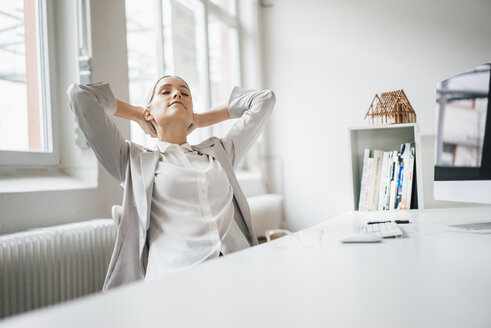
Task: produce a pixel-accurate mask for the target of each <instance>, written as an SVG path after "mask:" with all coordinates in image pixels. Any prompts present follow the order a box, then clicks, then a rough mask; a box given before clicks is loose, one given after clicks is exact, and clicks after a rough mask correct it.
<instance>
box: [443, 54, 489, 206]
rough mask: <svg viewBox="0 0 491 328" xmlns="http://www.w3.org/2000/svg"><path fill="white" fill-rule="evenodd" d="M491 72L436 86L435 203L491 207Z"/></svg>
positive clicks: (483, 68)
mask: <svg viewBox="0 0 491 328" xmlns="http://www.w3.org/2000/svg"><path fill="white" fill-rule="evenodd" d="M490 68H491V63H486V64H482V65H479V66H476V67H474V68H473V69H471V70H468V71H466V72H463V73H461V74H458V75H456V76H453V77H451V78H448V79H445V80H443V81H441V82H440V83H439V84H438V85H437V91H436V122H437V134H436V145H435V150H436V151H435V199H442V200H455V201H465V202H478V203H491V109H490V107H491V99H490V86H491V74H490ZM440 182H441V183H440ZM469 189H470V191H469ZM486 189H487V190H486ZM488 194H489V195H488ZM474 195H477V196H474Z"/></svg>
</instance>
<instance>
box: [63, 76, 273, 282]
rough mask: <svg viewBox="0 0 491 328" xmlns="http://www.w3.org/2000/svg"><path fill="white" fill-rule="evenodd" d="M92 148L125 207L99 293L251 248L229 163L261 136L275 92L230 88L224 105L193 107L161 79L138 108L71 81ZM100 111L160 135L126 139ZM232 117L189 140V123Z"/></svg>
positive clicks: (177, 87)
mask: <svg viewBox="0 0 491 328" xmlns="http://www.w3.org/2000/svg"><path fill="white" fill-rule="evenodd" d="M67 95H68V97H69V100H70V108H71V109H72V111H73V112H74V113H75V115H76V118H77V120H78V122H79V125H80V127H81V129H82V130H83V131H84V133H85V135H86V137H87V140H88V142H89V144H90V146H91V147H92V148H93V149H94V152H95V154H96V156H97V158H98V160H99V161H100V163H101V164H102V165H103V166H104V167H105V168H106V170H107V171H108V172H109V173H110V174H111V175H112V176H113V177H114V178H115V179H116V180H117V181H118V182H119V183H120V184H121V186H122V187H123V188H124V196H123V213H122V216H121V222H120V224H119V226H118V233H117V237H116V243H115V247H114V251H113V254H112V257H111V261H110V263H109V268H108V271H107V274H106V279H105V281H104V286H103V291H105V290H107V289H109V288H112V287H116V286H119V285H122V284H125V283H128V282H132V281H135V280H140V279H145V280H146V281H151V280H155V279H158V278H160V277H162V276H163V275H165V274H167V273H168V272H173V271H179V270H183V269H185V268H189V267H191V266H193V265H196V264H198V263H201V262H203V261H205V260H208V259H211V258H216V257H218V256H220V254H227V253H230V252H234V251H238V250H240V249H243V248H246V247H250V246H253V245H256V244H257V239H256V236H255V234H254V231H253V230H252V225H251V217H250V211H249V207H248V204H247V200H246V198H245V196H244V194H243V193H242V191H241V189H240V186H239V185H238V183H237V179H236V177H235V173H234V168H235V167H236V166H237V165H238V164H239V163H240V161H241V160H242V159H243V158H244V156H245V155H246V153H247V151H248V150H249V148H250V147H251V145H252V144H253V143H254V142H255V140H256V139H257V137H258V136H259V134H260V133H261V131H262V129H263V128H264V125H265V123H266V119H267V118H268V117H269V115H270V114H271V112H272V110H273V106H274V103H275V96H274V93H273V92H272V91H270V90H264V91H257V90H247V89H243V88H239V87H235V88H234V89H233V91H232V93H231V95H230V99H229V101H228V106H223V107H219V108H216V109H214V110H212V111H209V112H207V113H203V114H195V113H194V112H193V102H192V97H191V92H190V90H189V87H188V85H187V83H186V82H185V81H184V80H183V79H181V78H179V77H177V76H164V77H162V78H161V79H159V80H158V81H157V82H156V83H155V85H154V87H153V88H152V91H151V93H150V97H149V101H148V102H147V104H146V106H145V108H142V107H138V106H132V105H130V104H127V103H125V102H123V101H121V100H118V99H116V98H115V97H114V95H113V93H112V91H111V88H110V86H109V84H107V83H94V84H88V85H79V84H72V85H71V86H70V87H69V88H68V91H67ZM107 114H112V115H116V116H119V117H123V118H127V119H131V120H135V121H137V122H138V123H139V124H140V126H141V127H142V128H143V129H144V130H145V131H146V132H147V133H149V134H150V135H152V136H155V137H157V138H158V141H157V144H156V146H155V147H154V148H153V149H151V148H147V147H144V146H141V145H139V144H136V143H134V142H131V141H129V140H124V139H123V138H122V136H121V135H120V134H119V131H118V130H117V128H116V127H115V125H114V123H113V122H112V120H110V119H109V118H108V115H107ZM229 118H240V119H239V120H237V121H236V122H235V123H234V125H233V126H232V128H231V130H230V131H229V133H228V134H227V136H225V137H224V138H217V137H211V138H209V139H207V140H205V141H203V142H202V143H200V144H199V145H193V146H191V145H189V143H188V142H187V135H188V134H189V133H190V132H191V131H193V130H194V129H196V128H200V127H205V126H209V125H211V124H215V123H219V122H221V121H224V120H226V119H229Z"/></svg>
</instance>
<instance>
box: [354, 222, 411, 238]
mask: <svg viewBox="0 0 491 328" xmlns="http://www.w3.org/2000/svg"><path fill="white" fill-rule="evenodd" d="M360 230H361V231H360V232H361V233H365V234H369V235H375V236H379V237H382V238H398V237H402V235H403V232H402V229H401V228H400V227H399V226H398V225H397V223H395V222H393V221H385V222H378V223H371V222H368V223H366V224H365V225H363V226H362V227H361V229H360Z"/></svg>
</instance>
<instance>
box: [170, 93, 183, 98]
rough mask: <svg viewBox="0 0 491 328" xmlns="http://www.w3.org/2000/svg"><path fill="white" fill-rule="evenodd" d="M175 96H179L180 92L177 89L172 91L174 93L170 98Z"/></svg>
mask: <svg viewBox="0 0 491 328" xmlns="http://www.w3.org/2000/svg"><path fill="white" fill-rule="evenodd" d="M177 96H179V98H181V97H182V96H181V93H180V92H179V91H176V92H174V94H173V95H172V98H176V97H177Z"/></svg>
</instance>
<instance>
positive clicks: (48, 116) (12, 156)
mask: <svg viewBox="0 0 491 328" xmlns="http://www.w3.org/2000/svg"><path fill="white" fill-rule="evenodd" d="M35 5H36V9H37V21H36V28H37V35H36V45H37V50H38V51H39V54H38V59H39V63H38V67H37V71H38V76H39V79H40V80H41V83H40V84H39V96H40V97H39V99H40V101H39V106H40V114H41V115H40V121H42V122H43V126H44V134H43V135H41V138H43V140H42V144H43V145H44V148H45V149H46V151H15V150H0V172H10V171H12V170H15V169H16V168H32V167H37V168H39V167H43V168H53V167H56V166H57V164H58V162H59V147H58V143H57V142H56V135H57V130H56V124H55V123H56V122H55V118H54V115H53V111H52V104H53V103H54V101H53V100H54V95H53V93H52V92H51V90H52V86H54V85H56V84H55V81H54V77H55V65H54V63H53V59H52V57H51V56H50V53H54V50H55V48H54V39H55V37H54V26H53V22H52V21H53V19H50V18H52V17H54V8H53V3H52V1H47V0H35Z"/></svg>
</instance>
